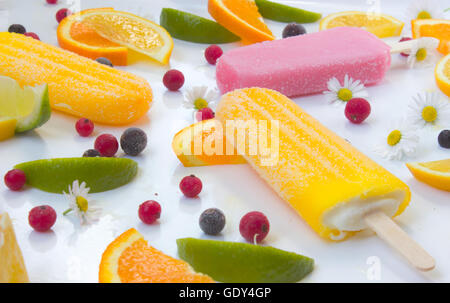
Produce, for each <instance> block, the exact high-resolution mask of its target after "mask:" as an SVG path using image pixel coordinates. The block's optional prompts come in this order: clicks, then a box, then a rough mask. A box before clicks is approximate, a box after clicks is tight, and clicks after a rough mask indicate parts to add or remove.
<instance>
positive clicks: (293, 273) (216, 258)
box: [177, 238, 314, 283]
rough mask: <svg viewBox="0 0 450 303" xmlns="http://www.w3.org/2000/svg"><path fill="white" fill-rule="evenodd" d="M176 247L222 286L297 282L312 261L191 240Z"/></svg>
mask: <svg viewBox="0 0 450 303" xmlns="http://www.w3.org/2000/svg"><path fill="white" fill-rule="evenodd" d="M177 246H178V255H179V256H180V258H181V259H183V260H184V261H186V262H188V263H189V264H190V265H191V266H192V267H193V268H194V270H195V271H196V272H201V273H204V274H207V275H209V276H210V277H211V278H213V279H214V280H216V281H219V282H225V283H290V282H298V281H300V280H301V279H303V278H304V277H305V276H306V275H307V274H309V273H310V272H311V271H312V270H313V268H314V260H313V259H311V258H308V257H305V256H302V255H298V254H295V253H292V252H287V251H284V250H280V249H276V248H273V247H268V246H259V245H253V244H248V243H237V242H224V241H214V240H200V239H193V238H183V239H178V240H177Z"/></svg>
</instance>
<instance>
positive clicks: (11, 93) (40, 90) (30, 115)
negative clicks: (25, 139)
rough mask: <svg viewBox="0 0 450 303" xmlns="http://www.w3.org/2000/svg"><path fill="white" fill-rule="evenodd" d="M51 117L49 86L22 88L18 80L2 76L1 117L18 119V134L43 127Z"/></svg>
mask: <svg viewBox="0 0 450 303" xmlns="http://www.w3.org/2000/svg"><path fill="white" fill-rule="evenodd" d="M50 115H51V109H50V102H49V99H48V87H47V84H44V85H40V86H36V87H31V86H24V87H23V88H21V87H20V85H19V83H17V81H16V80H14V79H12V78H9V77H5V76H0V117H8V118H13V119H16V120H17V125H16V133H22V132H26V131H29V130H32V129H35V128H37V127H39V126H41V125H43V124H44V123H45V122H47V121H48V120H49V119H50Z"/></svg>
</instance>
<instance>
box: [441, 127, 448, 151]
mask: <svg viewBox="0 0 450 303" xmlns="http://www.w3.org/2000/svg"><path fill="white" fill-rule="evenodd" d="M438 142H439V145H440V146H442V147H443V148H450V130H449V129H444V130H443V131H441V133H440V134H439V136H438Z"/></svg>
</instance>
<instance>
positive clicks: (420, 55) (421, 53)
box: [416, 48, 427, 61]
mask: <svg viewBox="0 0 450 303" xmlns="http://www.w3.org/2000/svg"><path fill="white" fill-rule="evenodd" d="M426 57H427V49H426V48H419V49H418V50H417V53H416V60H417V61H423V60H425V58H426Z"/></svg>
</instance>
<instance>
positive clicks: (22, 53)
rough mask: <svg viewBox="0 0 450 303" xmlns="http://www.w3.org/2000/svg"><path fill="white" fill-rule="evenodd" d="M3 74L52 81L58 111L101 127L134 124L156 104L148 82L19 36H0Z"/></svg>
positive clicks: (21, 80) (22, 82) (22, 81)
mask: <svg viewBox="0 0 450 303" xmlns="http://www.w3.org/2000/svg"><path fill="white" fill-rule="evenodd" d="M0 75H4V76H8V77H11V78H13V79H15V80H17V81H18V82H19V83H20V85H32V86H34V85H40V84H44V83H47V84H48V88H49V96H50V103H51V106H52V108H53V109H56V110H60V111H63V112H66V113H69V114H72V115H75V116H78V117H85V118H89V119H91V120H93V121H95V122H99V123H105V124H111V125H124V124H129V123H131V122H134V121H136V120H137V119H139V118H140V117H142V116H143V115H144V114H145V113H146V112H147V111H148V109H149V108H150V104H151V101H152V90H151V88H150V86H149V84H148V83H147V81H146V80H145V79H143V78H141V77H138V76H135V75H133V74H130V73H127V72H124V71H120V70H118V69H115V68H110V67H108V66H105V65H102V64H99V63H97V62H95V61H94V60H91V59H87V58H84V57H81V56H79V55H77V54H74V53H71V52H69V51H66V50H63V49H60V48H57V47H55V46H52V45H49V44H46V43H43V42H40V41H38V40H35V39H32V38H30V37H26V36H24V35H19V34H13V33H7V32H2V33H0Z"/></svg>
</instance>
